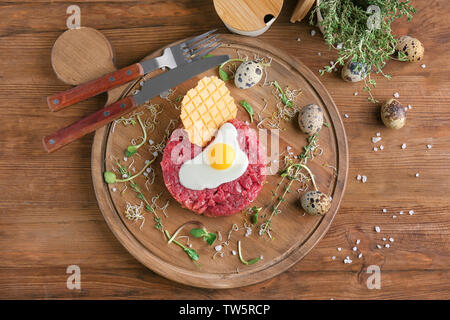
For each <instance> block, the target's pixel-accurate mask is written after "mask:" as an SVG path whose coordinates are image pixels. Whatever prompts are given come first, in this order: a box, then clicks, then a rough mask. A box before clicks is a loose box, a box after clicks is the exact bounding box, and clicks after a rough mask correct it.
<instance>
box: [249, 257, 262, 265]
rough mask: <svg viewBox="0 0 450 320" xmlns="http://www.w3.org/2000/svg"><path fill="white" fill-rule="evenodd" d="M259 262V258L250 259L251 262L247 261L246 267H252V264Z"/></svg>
mask: <svg viewBox="0 0 450 320" xmlns="http://www.w3.org/2000/svg"><path fill="white" fill-rule="evenodd" d="M259 260H261V258H254V259H252V260H250V261H247V263H246V264H247V265H248V266H250V265H252V264H254V263H257V262H258V261H259Z"/></svg>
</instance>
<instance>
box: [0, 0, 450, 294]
mask: <svg viewBox="0 0 450 320" xmlns="http://www.w3.org/2000/svg"><path fill="white" fill-rule="evenodd" d="M413 3H414V5H415V6H416V7H417V9H418V13H417V15H416V16H415V17H414V19H413V20H412V21H411V22H410V23H406V22H405V20H402V21H401V23H398V24H396V26H395V31H396V32H397V33H398V34H409V35H412V36H416V37H417V38H419V39H420V40H421V41H422V42H423V44H424V46H425V58H424V60H423V62H422V63H425V64H426V68H421V63H401V62H397V61H392V62H390V63H389V64H388V66H387V67H386V68H385V71H386V72H387V73H391V74H392V75H393V78H392V80H390V81H388V80H387V79H383V78H381V77H380V76H376V77H375V78H376V80H377V83H378V85H377V88H376V89H375V90H374V91H373V92H374V94H375V95H376V97H377V98H378V99H380V100H385V99H388V98H390V97H392V95H393V94H394V93H395V92H398V93H399V94H400V101H401V102H402V103H403V104H405V105H407V104H411V105H412V109H411V110H410V111H408V120H407V125H406V127H405V128H403V129H401V130H399V131H393V130H388V129H387V128H384V127H383V125H382V124H381V122H380V120H379V119H378V110H379V106H378V105H373V104H371V103H370V102H368V101H366V94H365V93H364V92H363V91H362V84H360V83H358V84H348V83H345V82H344V81H342V80H341V79H340V77H339V76H338V75H337V74H328V75H326V76H324V77H322V81H323V83H324V85H325V86H326V88H327V89H328V90H329V92H330V93H331V95H332V96H333V98H334V100H335V102H336V104H337V106H338V108H339V110H340V112H341V115H342V116H344V114H347V115H348V118H344V124H345V127H346V130H347V135H348V141H349V148H350V171H349V182H348V185H347V190H346V193H345V196H344V200H343V203H342V206H341V209H340V211H339V213H338V215H337V216H336V219H335V221H334V222H333V224H332V226H331V228H330V230H329V231H328V233H327V235H326V236H325V237H324V238H323V239H322V241H321V242H320V243H319V244H318V245H317V246H316V247H315V248H314V249H313V250H312V251H311V252H310V253H309V254H308V255H307V257H306V258H305V259H303V260H302V261H301V262H299V263H298V264H296V265H295V266H294V267H292V268H291V269H290V270H289V271H287V272H285V273H283V274H282V275H280V276H277V277H275V278H273V279H272V280H269V281H265V282H263V283H261V284H258V285H254V286H250V287H244V288H240V289H232V290H204V289H196V288H191V287H188V286H184V285H182V284H178V283H174V282H172V281H169V280H166V279H164V278H162V277H160V276H158V275H156V274H155V273H153V272H152V271H150V270H148V269H146V268H145V267H144V266H143V265H141V264H140V263H139V262H138V261H136V260H135V259H134V258H133V257H132V256H131V255H130V254H129V253H128V252H127V251H126V250H125V249H124V248H123V247H122V246H121V244H120V243H119V242H118V241H117V240H116V239H115V237H114V236H113V234H112V233H111V232H110V230H109V229H108V227H107V225H106V223H105V222H104V220H103V217H102V215H101V213H100V211H99V209H98V206H97V202H96V198H95V194H94V190H93V187H92V183H91V170H90V149H91V142H92V137H93V135H89V136H87V137H85V138H83V139H81V140H79V141H77V142H75V143H73V144H71V145H70V146H68V147H66V148H64V149H62V150H60V151H59V152H56V153H54V154H51V155H48V154H46V153H45V152H44V149H43V148H42V143H41V139H42V136H44V135H45V134H48V133H51V132H53V131H55V130H57V129H58V128H60V127H62V126H65V125H67V124H69V123H71V122H73V121H75V120H77V119H79V118H81V117H82V116H85V115H87V114H89V113H91V112H92V111H94V110H96V109H98V108H99V107H101V106H102V105H103V104H104V101H105V97H97V98H94V99H90V100H88V101H85V102H83V103H79V104H77V105H76V106H73V107H71V108H68V109H67V110H64V111H61V112H58V113H54V114H51V113H50V112H49V110H48V107H47V105H46V102H45V97H46V96H47V95H50V94H54V93H56V92H59V91H61V90H65V89H67V88H68V87H69V86H67V85H64V84H63V83H61V82H60V81H59V80H58V79H57V78H56V76H55V75H54V73H53V71H52V68H51V64H50V52H51V48H52V45H53V43H54V41H55V40H56V38H57V37H58V36H59V35H60V34H61V33H62V32H63V31H65V29H66V28H67V27H66V19H67V17H68V15H67V14H66V8H67V7H68V6H69V5H70V4H71V3H68V2H65V1H52V2H51V3H50V2H49V1H33V2H25V1H8V2H3V3H0V105H1V109H2V113H3V117H2V121H1V123H0V127H1V129H0V132H1V134H0V146H1V149H2V152H0V166H1V168H2V170H1V171H0V298H8V299H17V298H31V299H35V298H146V299H173V298H179V299H248V298H251V299H330V298H334V299H432V298H434V299H436V298H437V299H444V298H445V299H449V298H450V281H449V266H450V244H449V243H450V242H449V235H450V218H449V211H450V196H449V194H450V183H449V181H450V161H449V160H450V129H449V126H450V105H449V101H450V84H449V78H450V77H449V71H450V66H449V64H450V57H449V52H450V44H449V27H450V22H449V19H448V16H445V15H444V14H445V13H447V14H448V10H449V7H450V4H449V3H448V2H447V1H445V0H441V1H435V0H433V1H418V0H415V1H413ZM295 4H296V1H294V0H286V1H285V4H284V7H283V10H282V13H281V16H280V17H279V19H278V20H277V21H276V22H275V24H274V25H273V26H272V28H271V29H270V30H269V31H268V32H267V33H265V34H264V35H262V36H260V39H262V40H264V41H266V42H267V43H270V44H272V45H275V46H277V47H280V48H282V49H284V50H286V51H287V52H288V53H290V54H291V55H293V56H295V57H297V58H298V59H300V60H302V61H303V62H304V63H305V64H306V65H307V66H308V67H310V68H311V69H312V70H313V71H316V72H317V70H319V68H320V67H321V66H323V65H326V64H328V63H329V61H331V60H334V59H335V58H336V53H335V52H334V51H332V50H331V51H330V50H329V49H328V48H327V46H326V45H325V43H324V42H323V40H322V38H321V36H320V34H319V32H318V33H317V35H316V36H314V37H312V36H311V34H310V31H311V30H312V29H313V27H311V26H309V25H307V24H306V23H305V22H302V23H296V24H291V23H290V22H289V17H290V14H291V12H292V10H293V9H294V7H295ZM79 6H80V8H81V24H82V26H89V27H93V28H96V29H98V30H101V31H102V32H103V33H104V34H105V35H106V37H107V38H108V39H109V40H110V41H111V43H112V45H113V46H114V48H115V50H116V56H117V58H116V65H117V66H118V67H123V66H126V65H128V64H131V63H133V62H135V61H138V60H140V59H141V58H142V57H144V56H145V55H147V54H148V53H150V52H152V51H153V50H155V49H157V48H159V47H161V46H163V45H165V44H166V43H170V42H173V41H175V40H178V39H181V38H185V37H188V36H191V35H193V34H198V33H200V32H204V31H206V30H209V29H211V28H216V27H218V28H219V29H220V31H222V32H227V31H226V29H225V28H224V27H223V24H222V23H221V21H220V20H219V19H218V17H217V15H216V14H215V12H214V8H213V5H212V2H211V1H208V0H204V1H199V0H196V1H192V0H182V1H179V0H177V1H175V0H172V1H130V2H128V1H109V2H105V1H83V2H79ZM316 30H317V29H316ZM317 31H318V30H317ZM298 37H300V39H301V41H296V39H297V38H298ZM318 52H320V53H321V55H320V56H319V55H318ZM354 92H359V95H358V96H354ZM377 132H381V136H382V141H381V142H380V143H382V144H383V145H384V147H385V149H384V150H383V151H378V152H374V151H372V147H373V145H372V142H371V137H373V136H375V134H376V133H377ZM403 143H406V144H407V148H406V149H404V150H402V149H401V147H400V146H401V145H402V144H403ZM427 144H431V145H432V148H431V149H428V148H427ZM417 172H418V173H420V176H419V177H418V178H416V177H415V174H416V173H417ZM357 174H361V175H366V176H367V178H368V181H367V182H366V183H365V184H362V183H361V182H358V181H357V180H356V178H355V177H356V175H357ZM383 208H386V209H387V210H388V212H387V213H382V209H383ZM401 210H402V211H404V212H405V214H404V215H400V214H399V212H400V211H401ZM409 210H414V214H413V215H409V214H408V213H407V212H408V211H409ZM393 215H396V216H397V218H395V219H394V218H393V217H392V216H393ZM376 225H378V226H380V228H381V232H380V233H376V232H375V231H374V226H376ZM382 237H387V238H389V237H392V238H394V239H395V241H394V242H393V243H391V247H390V248H383V249H377V248H376V245H377V244H381V243H383V241H382ZM356 239H360V240H361V243H360V244H359V245H358V248H359V249H360V250H361V251H362V252H363V255H364V256H363V258H362V259H357V258H356V256H355V255H353V253H352V247H353V246H354V243H355V241H356ZM338 247H341V248H342V251H340V252H339V251H337V248H338ZM332 256H336V257H337V258H336V260H335V261H332V260H331V257H332ZM346 256H351V257H352V259H353V263H352V264H344V263H343V259H344V258H345V257H346ZM69 265H78V266H79V267H80V268H81V290H68V289H67V287H66V280H67V277H68V275H67V274H66V269H67V267H68V266H69ZM370 265H378V266H379V267H380V268H381V289H379V290H377V289H368V288H367V285H366V280H367V278H368V276H369V274H367V272H366V270H367V267H368V266H370Z"/></svg>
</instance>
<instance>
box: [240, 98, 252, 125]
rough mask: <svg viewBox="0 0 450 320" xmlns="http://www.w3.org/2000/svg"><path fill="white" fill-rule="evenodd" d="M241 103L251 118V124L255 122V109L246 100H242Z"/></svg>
mask: <svg viewBox="0 0 450 320" xmlns="http://www.w3.org/2000/svg"><path fill="white" fill-rule="evenodd" d="M239 103H240V104H241V106H242V107H243V108H244V109H245V111H247V113H248V115H249V116H250V122H253V115H254V114H255V112H254V111H253V108H252V106H251V105H250V103H248V102H247V101H245V100H241V102H239Z"/></svg>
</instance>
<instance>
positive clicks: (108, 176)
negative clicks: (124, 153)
mask: <svg viewBox="0 0 450 320" xmlns="http://www.w3.org/2000/svg"><path fill="white" fill-rule="evenodd" d="M153 161H155V158H153V159H152V160H150V161H149V162H147V164H146V165H145V166H144V167H143V168H142V169H141V170H140V171H139V172H138V173H136V174H135V175H134V176H130V175H129V174H128V173H127V171H126V169H125V172H123V169H124V167H123V166H120V164H119V163H118V165H119V172H120V173H121V174H122V175H127V178H124V179H117V177H116V174H115V173H114V172H112V171H105V172H104V173H103V178H104V179H105V182H106V183H108V184H111V183H116V182H127V181H131V180H133V179H134V178H136V177H138V176H140V175H141V174H142V173H143V172H144V171H145V169H147V167H148V166H149V165H151V164H152V163H153Z"/></svg>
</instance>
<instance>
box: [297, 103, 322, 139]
mask: <svg viewBox="0 0 450 320" xmlns="http://www.w3.org/2000/svg"><path fill="white" fill-rule="evenodd" d="M298 125H299V126H300V129H301V130H302V131H303V132H304V133H306V134H307V135H313V134H315V133H316V132H319V131H320V129H321V128H322V125H323V111H322V109H321V108H320V107H319V106H318V105H316V104H308V105H307V106H305V107H303V109H302V110H301V111H300V113H299V115H298Z"/></svg>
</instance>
